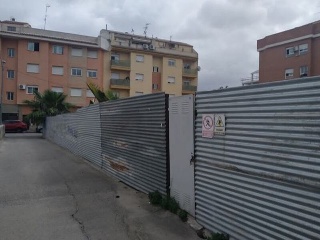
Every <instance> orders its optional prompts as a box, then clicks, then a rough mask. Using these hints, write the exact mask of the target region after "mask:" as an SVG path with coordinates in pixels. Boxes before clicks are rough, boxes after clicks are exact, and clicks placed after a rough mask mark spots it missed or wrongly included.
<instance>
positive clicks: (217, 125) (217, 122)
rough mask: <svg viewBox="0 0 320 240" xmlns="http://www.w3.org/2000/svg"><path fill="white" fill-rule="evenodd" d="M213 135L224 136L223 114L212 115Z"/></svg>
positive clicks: (224, 122) (224, 119) (224, 123)
mask: <svg viewBox="0 0 320 240" xmlns="http://www.w3.org/2000/svg"><path fill="white" fill-rule="evenodd" d="M214 134H217V135H225V134H226V118H225V115H224V114H215V115H214Z"/></svg>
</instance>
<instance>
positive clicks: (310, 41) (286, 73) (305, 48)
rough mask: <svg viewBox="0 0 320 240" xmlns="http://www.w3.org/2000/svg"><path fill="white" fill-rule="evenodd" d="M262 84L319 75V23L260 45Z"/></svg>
mask: <svg viewBox="0 0 320 240" xmlns="http://www.w3.org/2000/svg"><path fill="white" fill-rule="evenodd" d="M257 50H258V52H259V82H271V81H279V80H284V79H292V78H300V77H308V76H317V75H320V21H317V22H313V23H310V24H307V25H304V26H300V27H297V28H294V29H290V30H287V31H284V32H280V33H276V34H273V35H269V36H266V37H265V38H263V39H260V40H258V41H257Z"/></svg>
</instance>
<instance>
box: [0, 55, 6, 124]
mask: <svg viewBox="0 0 320 240" xmlns="http://www.w3.org/2000/svg"><path fill="white" fill-rule="evenodd" d="M5 64H6V61H5V60H2V59H1V96H0V124H2V108H3V104H2V100H3V72H4V65H5Z"/></svg>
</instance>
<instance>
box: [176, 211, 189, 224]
mask: <svg viewBox="0 0 320 240" xmlns="http://www.w3.org/2000/svg"><path fill="white" fill-rule="evenodd" d="M178 216H179V218H180V219H181V221H182V222H186V221H187V220H188V213H187V212H186V211H185V210H182V209H179V210H178Z"/></svg>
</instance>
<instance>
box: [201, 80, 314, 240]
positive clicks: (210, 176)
mask: <svg viewBox="0 0 320 240" xmlns="http://www.w3.org/2000/svg"><path fill="white" fill-rule="evenodd" d="M319 93H320V78H319V77H314V78H303V79H298V80H290V81H281V82H278V83H271V84H259V85H253V86H248V87H238V88H230V89H223V90H216V91H210V92H199V93H197V95H196V111H197V118H196V139H195V157H196V163H195V193H196V218H197V220H198V222H199V223H200V224H202V225H204V226H205V227H206V228H208V229H210V230H211V231H221V232H225V233H228V234H230V236H231V239H246V240H247V239H254V240H256V239H288V240H292V239H320V228H319V226H320V208H319V199H320V151H319V146H320V94H319ZM204 114H225V117H226V126H225V127H226V132H225V136H223V135H215V136H214V137H213V138H203V137H202V134H201V132H202V115H204Z"/></svg>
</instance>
